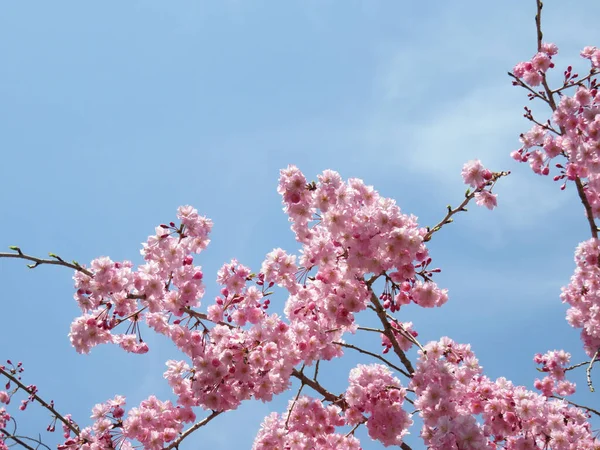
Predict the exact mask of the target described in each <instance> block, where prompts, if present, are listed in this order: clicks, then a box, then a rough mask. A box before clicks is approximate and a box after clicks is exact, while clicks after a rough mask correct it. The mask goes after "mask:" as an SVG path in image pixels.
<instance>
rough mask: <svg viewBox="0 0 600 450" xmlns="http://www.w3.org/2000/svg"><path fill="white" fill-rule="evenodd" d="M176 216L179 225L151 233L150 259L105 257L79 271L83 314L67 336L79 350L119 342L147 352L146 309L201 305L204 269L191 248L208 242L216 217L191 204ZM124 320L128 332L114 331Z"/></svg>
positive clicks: (147, 253) (145, 249)
mask: <svg viewBox="0 0 600 450" xmlns="http://www.w3.org/2000/svg"><path fill="white" fill-rule="evenodd" d="M177 216H178V218H179V219H180V220H181V225H180V226H179V227H175V224H174V223H173V222H171V223H170V224H169V225H161V226H159V227H157V228H156V234H155V235H153V236H150V237H149V238H148V241H147V242H146V243H145V244H144V247H143V250H142V254H143V256H144V259H145V261H146V263H145V264H143V265H141V266H140V267H139V268H138V269H137V270H135V271H134V270H133V264H132V263H131V262H130V261H123V262H113V261H112V260H111V259H110V258H108V257H101V258H97V259H95V260H94V261H92V263H91V265H90V268H89V271H90V272H91V273H92V276H89V275H88V274H87V273H86V272H84V271H77V272H76V273H75V275H74V277H73V278H74V280H75V288H76V289H77V291H76V293H75V299H76V300H77V302H78V304H79V306H80V308H81V309H82V311H83V312H84V314H83V315H82V316H81V317H79V318H77V319H75V321H74V322H73V324H72V326H71V332H70V333H69V337H70V339H71V343H72V344H73V346H74V347H75V349H76V350H77V351H78V352H80V353H88V352H89V351H90V349H91V348H92V347H94V346H95V345H98V344H103V343H117V344H119V345H120V346H121V347H122V348H123V349H125V350H126V351H128V352H133V353H145V352H147V351H148V346H147V345H146V344H145V343H144V342H143V340H142V339H141V337H140V336H139V329H138V322H139V321H140V320H142V318H143V317H144V314H143V311H144V310H146V309H147V310H148V311H149V312H158V311H167V312H169V313H170V314H173V315H175V316H181V315H183V313H184V311H185V309H186V308H188V307H194V306H198V305H199V302H200V299H201V298H202V296H203V294H204V285H203V283H202V278H203V274H202V271H201V268H200V267H198V266H194V264H193V256H192V254H193V253H198V252H200V251H201V250H203V249H204V248H205V247H206V246H207V245H208V242H209V240H208V233H209V232H210V229H211V227H212V223H211V221H210V220H208V219H206V218H205V217H201V216H199V215H198V212H197V211H196V210H195V209H194V208H192V207H191V206H182V207H180V208H179V210H178V213H177ZM123 322H126V323H128V324H129V329H128V332H126V333H124V334H119V335H113V334H112V330H113V329H114V328H115V327H117V326H118V325H120V324H121V323H123ZM136 331H137V333H138V334H136Z"/></svg>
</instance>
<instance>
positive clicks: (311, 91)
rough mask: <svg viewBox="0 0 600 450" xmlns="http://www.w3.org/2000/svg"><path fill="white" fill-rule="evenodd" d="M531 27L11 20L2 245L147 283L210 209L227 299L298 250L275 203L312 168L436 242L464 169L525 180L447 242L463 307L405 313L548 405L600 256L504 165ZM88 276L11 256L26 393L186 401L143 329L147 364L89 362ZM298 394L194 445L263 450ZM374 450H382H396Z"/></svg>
mask: <svg viewBox="0 0 600 450" xmlns="http://www.w3.org/2000/svg"><path fill="white" fill-rule="evenodd" d="M571 5H572V7H571V8H569V9H565V7H564V2H559V1H558V0H548V1H547V2H546V8H545V11H544V14H545V16H544V28H545V32H546V37H547V40H549V41H553V42H555V43H557V44H558V45H559V47H560V49H561V53H560V55H559V57H558V58H557V59H556V63H557V66H558V67H559V68H560V70H561V71H562V70H563V69H562V68H563V67H566V65H568V64H574V65H575V66H576V67H577V65H579V64H580V62H579V58H578V52H579V50H580V49H581V48H582V47H583V46H585V45H594V44H595V45H598V44H600V33H598V31H597V21H596V18H597V17H598V14H599V13H600V6H599V5H598V3H597V2H594V1H591V0H587V1H576V2H573V3H572V4H571ZM534 7H535V2H534V1H533V0H530V1H527V2H525V1H522V0H508V1H503V2H481V1H475V0H464V1H462V2H459V3H456V2H436V3H435V4H434V3H431V2H430V3H428V4H427V6H426V7H423V6H420V7H418V6H417V4H416V3H414V2H404V3H400V2H386V1H377V0H370V1H366V0H365V1H358V0H354V1H349V2H339V1H337V2H335V1H328V0H318V1H317V0H306V1H293V0H290V1H286V2H274V1H254V2H242V1H239V0H238V1H236V0H229V1H223V2H205V1H179V2H168V3H167V2H161V1H154V0H144V1H141V0H139V1H133V0H132V1H126V2H123V1H121V2H117V1H113V0H107V1H103V2H95V3H92V2H77V1H55V2H36V3H35V4H33V3H26V2H7V3H6V4H4V5H3V12H2V15H1V17H0V54H1V55H2V68H1V69H0V123H1V124H2V125H0V130H1V132H0V148H1V149H2V165H1V166H0V167H1V174H2V175H1V177H0V204H1V205H2V209H1V216H0V217H1V218H2V220H1V221H0V247H2V248H6V247H8V246H9V245H19V246H21V248H22V249H23V250H24V251H25V252H27V253H30V254H34V255H40V256H42V255H45V254H46V253H47V252H49V251H51V252H54V253H57V254H59V255H61V256H63V257H64V258H67V259H76V260H78V261H79V262H82V263H83V262H89V261H90V260H91V259H93V258H95V257H97V256H101V255H109V256H111V258H112V259H113V260H120V259H130V260H133V261H134V262H136V263H139V262H140V261H141V258H140V256H139V249H140V243H141V242H143V241H144V240H145V239H146V237H147V236H148V234H150V233H152V232H153V230H154V227H155V226H156V225H157V224H159V223H162V222H167V221H170V220H172V219H174V217H175V211H176V208H177V206H179V205H181V204H192V205H194V206H195V207H196V208H198V210H199V211H200V212H201V213H202V214H205V215H207V216H208V217H210V218H212V219H213V221H214V223H215V226H214V232H213V234H212V243H211V244H210V246H209V248H208V250H207V251H206V252H205V253H203V254H202V256H201V258H200V261H201V264H202V266H203V267H204V269H205V280H206V281H207V287H208V292H207V296H206V298H207V302H208V301H209V300H210V299H211V297H212V296H214V295H215V293H216V283H214V279H215V278H216V271H217V270H218V268H219V267H220V266H221V264H222V263H224V262H227V261H229V260H230V259H231V258H234V257H235V258H237V259H238V260H240V261H241V262H243V263H244V264H246V265H249V266H250V267H252V268H254V269H258V268H259V267H260V263H261V261H262V258H263V257H264V255H265V254H266V253H267V252H269V251H270V250H271V249H273V248H274V247H283V248H286V249H290V250H293V249H295V248H296V244H295V242H294V240H293V235H292V233H291V231H290V230H289V224H288V222H287V218H286V217H285V215H284V214H283V213H282V211H281V205H280V198H279V197H278V195H277V193H276V186H277V177H278V173H279V169H280V168H283V167H286V166H287V165H288V164H296V165H297V166H299V167H300V168H301V169H302V170H303V171H304V173H305V174H306V175H307V177H308V178H309V179H314V178H316V175H317V174H318V173H320V172H321V171H322V170H324V169H327V168H331V169H334V170H337V171H338V172H340V173H341V175H342V176H343V177H344V178H349V177H358V178H362V179H364V180H365V181H366V182H367V183H369V184H372V185H374V186H375V188H376V189H378V190H379V191H380V192H381V193H382V194H383V195H386V196H389V197H393V198H395V199H396V200H397V201H398V204H399V205H400V207H401V208H402V210H403V211H404V212H407V213H413V214H415V215H417V216H418V217H419V219H420V223H421V224H422V225H423V226H425V225H433V224H434V223H436V222H437V221H438V220H439V219H440V218H441V217H442V216H443V214H444V210H445V206H446V205H447V204H449V203H451V204H454V205H456V204H457V203H458V202H460V200H461V196H462V195H463V193H464V190H465V189H464V185H463V184H462V181H461V178H460V169H461V167H462V164H463V163H464V162H466V161H467V160H469V159H473V158H479V159H481V160H482V161H483V162H484V164H486V165H487V166H489V167H490V168H491V169H494V170H512V171H513V175H511V177H510V178H509V179H506V180H503V181H502V182H501V184H500V185H499V186H498V188H497V192H498V194H499V208H498V210H496V211H494V212H489V211H487V210H482V209H479V208H476V207H474V206H473V207H472V208H471V209H470V211H469V213H468V214H466V215H462V216H459V217H457V219H456V223H455V224H453V225H451V226H449V227H448V228H447V229H444V230H443V232H441V233H439V234H438V235H436V236H435V239H433V241H432V242H431V243H430V246H429V248H430V251H431V255H432V257H433V258H434V264H435V265H437V266H438V267H441V268H442V269H443V272H442V273H441V274H440V275H439V276H438V277H437V281H438V283H439V284H440V285H441V286H443V287H446V288H448V289H449V292H450V301H449V302H448V304H447V305H445V306H444V307H443V308H441V309H438V310H418V309H417V308H407V309H406V310H405V311H404V310H403V311H402V313H401V317H402V319H403V320H412V321H413V322H414V323H415V328H416V329H417V330H418V331H419V333H420V337H421V340H422V341H423V342H426V341H429V340H433V339H438V338H439V337H441V336H445V335H447V336H450V337H452V338H453V339H454V340H456V341H459V342H470V343H472V345H473V348H474V350H475V352H476V354H477V355H478V357H479V359H480V362H481V364H482V365H483V366H484V368H485V372H486V373H487V374H488V375H489V376H490V377H492V378H495V377H498V376H506V377H508V378H510V379H512V380H513V381H514V382H516V383H519V384H524V385H527V386H529V387H531V386H532V383H533V380H534V379H535V378H536V377H537V376H538V374H537V372H536V371H535V368H534V364H533V362H532V357H533V355H534V353H536V352H542V353H543V352H545V351H547V350H551V349H555V348H565V349H567V350H568V351H570V352H571V353H572V354H573V355H574V360H575V361H581V360H583V359H584V358H585V357H584V355H583V352H582V351H581V350H580V347H581V346H580V343H579V337H578V336H579V335H578V332H577V331H576V330H573V329H571V328H570V327H569V326H568V324H567V323H566V321H565V320H564V313H565V311H566V308H565V306H564V305H562V304H561V302H560V299H559V298H558V296H559V293H560V287H561V286H562V285H564V284H566V283H567V282H568V279H569V277H570V275H571V273H572V271H573V268H574V264H573V251H574V249H575V246H576V245H577V243H578V242H580V241H582V240H584V239H587V238H588V237H589V236H588V231H587V230H586V222H585V220H584V217H583V211H582V209H581V207H580V205H579V202H578V200H577V199H576V197H575V192H574V190H573V189H572V188H570V189H568V190H567V191H566V192H560V191H559V190H558V185H556V184H555V183H552V181H551V180H550V179H549V178H540V177H538V176H536V175H534V174H533V173H531V172H530V170H529V169H528V168H527V167H526V166H524V165H517V164H515V163H514V162H513V161H511V159H510V158H509V156H508V155H509V153H510V151H512V150H514V149H516V148H518V145H519V144H518V135H519V133H521V132H523V131H526V130H527V129H528V124H527V122H526V121H525V120H524V119H523V118H522V117H521V114H522V108H523V106H524V105H525V103H526V97H525V93H524V92H523V91H520V90H518V89H517V88H513V87H512V86H511V84H510V80H509V79H508V77H507V76H506V72H507V71H508V70H510V69H511V68H512V67H513V65H514V64H515V63H517V62H519V61H522V60H526V59H528V58H529V57H530V56H531V55H532V54H533V52H534V49H535V48H534V47H535V32H534V31H535V30H534V26H533V15H534ZM71 275H72V274H71V272H70V271H69V270H67V269H65V268H60V267H40V268H38V269H36V270H34V271H31V270H29V269H27V268H26V267H25V266H24V264H21V262H19V261H15V260H1V259H0V280H1V286H2V291H1V292H2V295H1V296H0V300H1V301H2V320H1V322H0V323H1V325H0V358H1V359H2V360H4V359H6V358H11V359H13V360H21V361H23V363H24V365H25V368H26V372H25V374H24V380H25V381H26V382H27V383H35V384H37V386H38V388H39V389H40V393H41V394H42V395H43V396H44V397H45V398H53V399H54V400H55V402H56V405H57V408H58V409H59V410H61V411H64V412H71V413H72V414H73V416H74V417H75V418H76V419H78V420H79V421H80V423H83V424H85V423H86V420H87V417H89V414H90V409H91V407H92V406H93V405H94V404H95V403H98V402H102V401H105V400H106V399H108V398H111V397H112V396H114V395H115V394H123V395H126V396H127V398H128V406H130V407H131V406H135V405H136V403H138V402H139V401H140V400H142V399H143V398H146V397H147V396H148V395H149V394H152V393H155V394H157V395H159V396H162V397H163V398H167V397H168V396H169V389H168V386H167V385H166V383H165V382H164V380H163V379H162V373H163V372H164V361H166V360H167V359H169V358H172V357H176V355H177V353H175V352H173V350H172V348H171V346H170V345H169V344H168V343H167V342H166V341H164V340H162V339H160V338H158V337H153V336H152V335H151V334H149V333H146V335H145V339H146V340H147V341H148V342H149V344H150V345H151V352H150V353H149V354H147V355H144V356H137V355H125V354H124V353H123V352H122V351H120V350H119V349H117V348H112V347H98V348H96V349H94V351H92V353H91V354H90V355H88V356H80V355H78V354H76V353H75V351H74V350H73V349H72V348H71V347H70V345H69V341H68V338H67V333H68V330H69V325H70V323H71V321H72V319H73V318H74V317H75V316H76V315H78V309H77V307H76V305H75V302H74V300H73V299H72V295H73V290H72V280H71ZM284 300H285V299H284V298H280V299H279V300H278V301H279V302H280V303H281V304H283V302H284ZM359 361H361V362H364V361H365V360H359V359H356V358H354V357H353V356H352V357H350V358H348V359H347V360H344V361H338V362H336V363H332V364H331V365H330V366H329V367H330V369H329V374H328V376H327V377H326V378H325V380H327V381H328V382H329V384H328V385H329V386H331V388H332V390H336V389H337V390H338V391H341V390H343V389H345V387H346V380H347V375H348V370H349V369H350V368H351V367H352V366H353V365H354V364H356V363H357V362H359ZM325 367H328V366H325ZM322 372H323V370H322ZM575 379H576V381H578V384H579V390H580V393H579V394H577V396H576V399H578V400H580V401H582V402H586V401H587V403H588V404H593V403H594V402H596V403H597V398H595V397H593V396H590V395H589V394H586V387H585V381H584V376H582V375H581V374H580V376H579V377H575ZM596 379H597V380H598V381H597V384H599V385H600V376H598V375H597V376H596ZM292 395H294V393H290V394H289V396H282V397H281V398H278V399H277V400H276V401H275V402H273V403H272V404H267V405H265V404H261V403H255V402H252V403H248V404H245V405H244V406H243V407H242V408H240V410H238V411H236V412H233V413H229V414H227V415H224V416H222V417H219V418H218V419H217V420H215V421H214V422H213V423H212V424H211V425H210V427H207V428H206V429H203V430H201V431H199V432H197V433H196V435H195V436H194V437H193V438H190V439H189V440H188V441H187V442H186V444H185V445H184V446H183V448H219V449H238V448H249V447H250V445H251V443H252V441H253V438H254V435H255V433H256V431H257V430H258V427H259V425H260V422H261V421H262V418H263V417H264V415H266V414H267V413H268V412H270V411H273V410H275V411H282V410H283V409H284V408H285V405H286V404H287V400H288V398H289V397H290V396H292ZM17 419H18V420H19V425H20V430H21V431H22V432H33V431H36V430H40V431H43V430H44V429H45V427H46V425H47V421H46V416H45V413H43V412H39V411H36V410H35V409H33V408H32V410H31V411H27V413H26V414H22V413H20V414H17ZM411 432H412V435H411V436H410V437H409V440H408V442H409V444H411V445H412V447H413V448H414V449H419V448H422V444H419V441H418V439H417V435H418V433H419V429H418V427H414V428H413V429H412V430H411ZM57 437H58V436H57ZM361 437H362V438H364V439H363V444H364V448H365V449H378V448H381V447H380V446H378V445H376V444H373V443H371V442H370V441H369V439H368V438H367V437H365V435H364V434H362V435H361ZM45 439H46V441H47V442H54V441H53V439H55V438H52V437H51V436H50V437H48V436H46V438H45Z"/></svg>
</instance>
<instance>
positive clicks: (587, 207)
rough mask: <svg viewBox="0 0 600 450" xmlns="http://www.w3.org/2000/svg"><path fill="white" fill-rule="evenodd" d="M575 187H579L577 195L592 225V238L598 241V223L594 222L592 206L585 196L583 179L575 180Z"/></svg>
mask: <svg viewBox="0 0 600 450" xmlns="http://www.w3.org/2000/svg"><path fill="white" fill-rule="evenodd" d="M575 186H577V194H578V195H579V199H580V200H581V203H582V204H583V207H584V208H585V215H586V217H587V220H588V223H589V225H590V231H591V233H592V237H594V238H595V239H598V227H597V226H596V221H595V220H594V212H593V211H592V205H590V202H589V201H588V198H587V195H585V188H584V187H583V183H582V182H581V179H580V178H579V177H577V178H575Z"/></svg>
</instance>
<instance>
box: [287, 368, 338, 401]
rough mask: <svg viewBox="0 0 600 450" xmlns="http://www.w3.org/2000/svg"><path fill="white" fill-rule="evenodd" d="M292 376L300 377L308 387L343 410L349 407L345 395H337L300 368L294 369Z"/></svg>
mask: <svg viewBox="0 0 600 450" xmlns="http://www.w3.org/2000/svg"><path fill="white" fill-rule="evenodd" d="M292 376H293V377H296V378H298V379H299V380H300V381H301V382H302V383H303V384H305V385H307V386H308V387H310V388H312V389H313V390H315V391H316V392H318V393H319V394H321V395H322V396H323V398H324V399H325V400H327V401H329V402H331V403H333V404H336V405H338V406H339V407H340V408H342V410H345V409H346V408H347V407H348V405H347V404H346V400H344V397H342V396H341V395H340V396H337V395H335V394H332V393H331V392H329V391H328V390H327V389H325V388H324V387H323V386H321V385H320V384H319V383H318V382H317V381H315V380H311V379H310V378H308V377H307V376H306V375H304V374H303V373H302V372H300V371H299V370H297V369H294V371H293V372H292Z"/></svg>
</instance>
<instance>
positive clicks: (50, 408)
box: [0, 366, 79, 436]
mask: <svg viewBox="0 0 600 450" xmlns="http://www.w3.org/2000/svg"><path fill="white" fill-rule="evenodd" d="M0 374H2V375H4V376H5V377H6V378H8V379H9V380H10V381H12V382H13V383H15V384H16V385H17V386H19V387H20V388H21V389H23V390H24V391H25V392H27V393H28V394H29V395H30V396H31V397H33V399H34V400H35V401H37V402H38V403H39V404H40V405H42V406H43V407H44V408H46V409H47V410H48V411H50V412H51V413H52V414H53V415H54V417H56V418H57V419H58V420H60V421H61V422H62V423H64V424H65V425H66V426H67V427H68V428H69V430H71V431H72V432H73V433H75V435H77V436H79V427H78V426H77V425H75V424H74V423H73V422H70V421H68V420H67V419H65V418H64V417H63V416H62V415H61V414H60V413H59V412H58V411H57V410H55V409H54V407H53V406H51V405H49V404H48V403H46V402H45V401H44V400H43V399H42V398H41V397H39V396H38V395H37V394H36V393H35V392H33V390H31V389H29V388H28V387H27V386H25V385H24V384H23V383H21V382H20V381H19V380H18V379H17V378H15V377H14V376H12V375H11V374H10V373H8V372H7V371H5V370H4V369H3V368H2V367H1V366H0Z"/></svg>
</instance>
